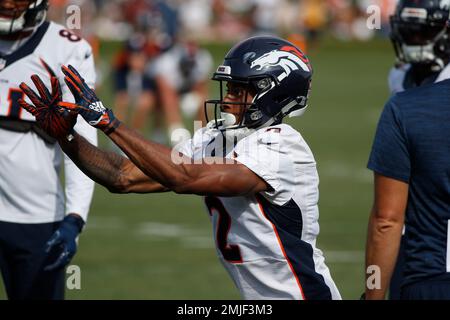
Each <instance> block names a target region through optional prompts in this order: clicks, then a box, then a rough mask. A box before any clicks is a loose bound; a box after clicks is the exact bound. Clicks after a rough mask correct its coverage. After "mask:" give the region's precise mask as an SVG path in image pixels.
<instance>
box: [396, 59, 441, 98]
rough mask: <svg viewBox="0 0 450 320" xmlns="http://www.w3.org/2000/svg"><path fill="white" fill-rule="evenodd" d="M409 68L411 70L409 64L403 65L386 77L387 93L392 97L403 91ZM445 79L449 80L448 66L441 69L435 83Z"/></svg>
mask: <svg viewBox="0 0 450 320" xmlns="http://www.w3.org/2000/svg"><path fill="white" fill-rule="evenodd" d="M410 68H411V65H410V64H404V65H401V66H399V67H397V68H396V67H394V68H392V69H391V71H390V72H389V76H388V84H389V91H390V92H391V94H392V95H394V94H396V93H398V92H402V91H405V87H404V83H405V77H406V74H407V73H408V71H409V69H410ZM447 79H450V64H448V65H446V66H445V67H444V69H442V71H441V72H440V73H439V75H438V77H437V78H436V80H435V82H440V81H443V80H447Z"/></svg>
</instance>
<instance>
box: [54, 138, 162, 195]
mask: <svg viewBox="0 0 450 320" xmlns="http://www.w3.org/2000/svg"><path fill="white" fill-rule="evenodd" d="M59 144H60V146H61V148H62V149H63V151H64V153H66V154H67V155H68V156H69V157H70V159H72V161H73V162H74V163H75V164H76V165H77V167H78V168H80V170H81V171H83V172H84V173H85V174H86V175H87V176H88V177H90V178H91V179H92V180H94V181H95V182H97V183H99V184H101V185H102V186H104V187H106V188H107V189H108V190H109V191H111V192H114V193H127V192H130V191H129V183H128V181H127V180H128V178H127V176H126V175H125V174H124V170H123V168H124V166H125V163H126V161H127V159H126V158H125V157H122V156H120V155H118V154H116V153H113V152H105V151H103V150H100V149H99V148H97V147H95V146H93V145H92V144H91V143H89V141H87V140H86V139H85V138H83V137H82V136H80V135H78V134H75V138H74V139H73V140H72V141H70V142H68V141H66V140H65V139H63V140H60V141H59ZM154 184H155V186H154V189H155V190H154V192H157V191H159V190H160V189H161V186H160V185H159V184H158V183H156V182H155V183H154ZM147 189H149V188H147ZM151 189H152V188H150V190H148V192H151ZM137 192H139V190H138V191H137Z"/></svg>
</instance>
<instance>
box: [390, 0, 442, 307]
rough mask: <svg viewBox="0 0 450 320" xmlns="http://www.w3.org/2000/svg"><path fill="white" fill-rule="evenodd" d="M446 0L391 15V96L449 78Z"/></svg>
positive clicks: (423, 0)
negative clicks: (393, 53) (395, 58)
mask: <svg viewBox="0 0 450 320" xmlns="http://www.w3.org/2000/svg"><path fill="white" fill-rule="evenodd" d="M449 4H450V2H448V1H441V0H431V1H430V0H401V1H400V2H399V3H398V5H397V7H396V11H395V14H394V15H393V16H392V17H391V25H392V31H391V39H392V42H393V45H394V48H395V52H396V56H397V63H396V65H395V67H394V68H392V70H391V72H390V74H389V89H390V92H391V94H392V95H394V94H396V93H398V92H402V91H404V90H406V89H410V88H415V87H419V86H422V85H425V84H430V83H433V82H439V81H442V80H446V79H448V78H450V65H449V61H450V31H449V29H448V27H447V25H446V23H447V19H448V17H449V15H450V11H449V9H450V8H449ZM404 241H405V240H404V239H402V242H401V246H400V251H399V256H398V260H397V264H396V269H395V271H394V274H393V276H392V279H391V285H390V290H389V292H390V293H389V296H390V299H399V298H400V291H401V283H402V281H403V277H402V272H403V269H404V267H405V266H404V258H405V257H404V246H405V243H404Z"/></svg>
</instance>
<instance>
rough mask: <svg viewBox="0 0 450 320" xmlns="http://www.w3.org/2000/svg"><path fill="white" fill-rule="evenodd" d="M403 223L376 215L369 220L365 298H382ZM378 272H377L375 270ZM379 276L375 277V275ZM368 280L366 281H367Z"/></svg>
mask: <svg viewBox="0 0 450 320" xmlns="http://www.w3.org/2000/svg"><path fill="white" fill-rule="evenodd" d="M402 228H403V223H402V222H401V221H395V220H389V219H385V218H381V217H379V216H377V214H376V212H375V211H374V210H373V211H372V214H371V216H370V220H369V228H368V234H367V245H366V299H368V300H372V299H384V298H385V295H386V292H387V289H388V287H389V282H390V279H391V276H392V273H393V270H394V267H395V263H396V260H397V255H398V251H399V247H400V238H401V233H402ZM378 270H379V271H380V273H377V271H378ZM378 276H379V277H380V278H379V279H377V278H376V277H378ZM367 280H368V281H367Z"/></svg>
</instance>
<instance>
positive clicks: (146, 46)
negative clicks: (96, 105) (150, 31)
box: [113, 34, 160, 128]
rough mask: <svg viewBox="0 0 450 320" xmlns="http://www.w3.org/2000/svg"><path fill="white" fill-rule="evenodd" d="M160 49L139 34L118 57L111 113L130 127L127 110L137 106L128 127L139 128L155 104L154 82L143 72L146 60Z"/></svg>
mask: <svg viewBox="0 0 450 320" xmlns="http://www.w3.org/2000/svg"><path fill="white" fill-rule="evenodd" d="M159 51H160V49H159V48H157V47H156V46H155V45H153V44H151V43H149V42H148V41H147V38H146V37H145V36H144V35H142V34H134V35H133V36H132V37H131V39H130V40H129V41H128V42H127V43H126V44H125V47H124V48H123V49H122V50H121V51H120V52H119V53H118V55H117V57H116V60H115V64H114V71H113V72H114V81H115V89H116V90H115V103H114V110H115V111H116V113H117V114H120V115H121V116H122V118H123V119H124V121H125V122H126V123H129V121H130V120H129V117H131V114H130V112H129V106H130V105H131V104H132V105H136V108H135V110H133V111H134V112H135V116H134V118H133V121H132V122H131V125H132V126H133V127H137V128H142V121H143V117H146V116H147V113H148V112H149V111H151V110H152V109H153V107H154V104H155V90H156V88H155V81H154V79H152V78H150V77H149V76H148V74H147V73H146V72H145V70H146V67H147V65H148V63H149V60H150V59H151V58H152V57H155V56H156V55H157V54H158V53H159Z"/></svg>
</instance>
